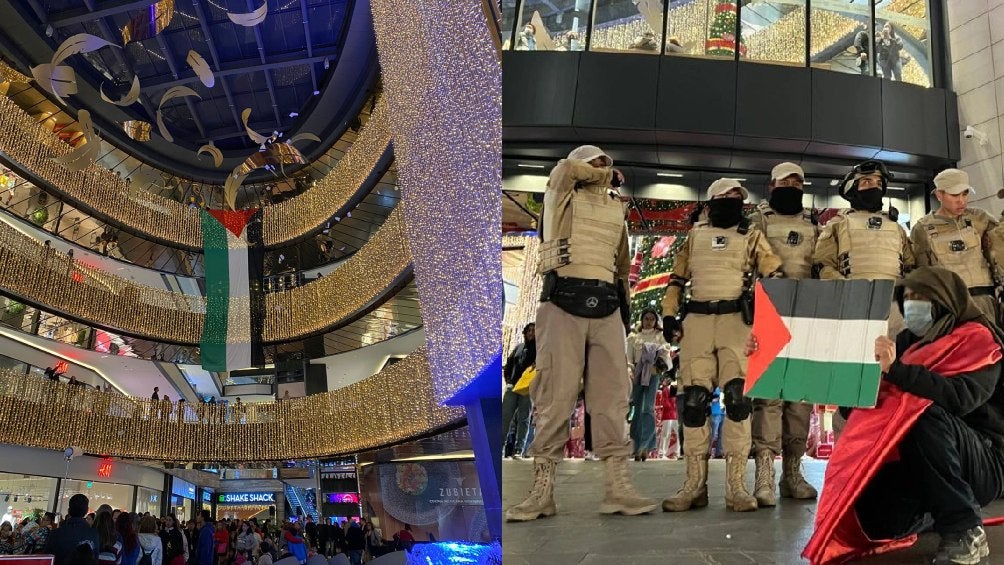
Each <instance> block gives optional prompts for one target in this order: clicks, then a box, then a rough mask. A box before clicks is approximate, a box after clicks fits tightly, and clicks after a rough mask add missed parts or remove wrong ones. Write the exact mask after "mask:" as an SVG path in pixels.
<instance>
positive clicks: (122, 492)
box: [59, 479, 134, 514]
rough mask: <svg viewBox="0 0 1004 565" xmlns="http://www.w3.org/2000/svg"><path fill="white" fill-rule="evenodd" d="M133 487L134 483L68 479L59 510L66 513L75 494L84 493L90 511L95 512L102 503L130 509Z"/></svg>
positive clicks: (120, 508)
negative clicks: (124, 483)
mask: <svg viewBox="0 0 1004 565" xmlns="http://www.w3.org/2000/svg"><path fill="white" fill-rule="evenodd" d="M133 488H134V487H133V486H132V485H120V484H116V483H99V482H97V481H78V480H74V479H68V480H67V481H66V482H65V483H63V496H62V498H61V499H60V500H61V502H60V505H59V511H60V512H61V513H63V514H66V508H67V502H68V501H69V500H70V497H71V496H73V495H75V494H83V495H84V496H86V497H87V503H88V510H87V511H88V512H94V511H95V510H97V509H98V507H99V506H101V505H102V504H107V505H109V506H111V507H112V508H115V509H119V510H126V511H130V510H131V509H132V489H133Z"/></svg>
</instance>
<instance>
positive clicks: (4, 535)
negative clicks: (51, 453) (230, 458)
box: [0, 494, 415, 565]
mask: <svg viewBox="0 0 1004 565" xmlns="http://www.w3.org/2000/svg"><path fill="white" fill-rule="evenodd" d="M88 505H89V500H88V498H87V496H85V495H83V494H75V495H73V496H72V497H70V500H69V508H68V514H67V515H66V517H65V518H64V519H63V520H62V521H60V522H59V524H58V525H57V524H56V515H55V514H54V513H52V512H46V513H44V514H42V515H41V516H38V517H37V518H30V517H29V518H24V519H23V520H22V521H21V522H20V523H18V524H12V523H11V522H9V521H5V522H3V524H0V555H31V554H49V555H54V556H55V565H245V564H247V565H271V564H272V563H274V562H276V561H279V560H281V559H285V558H287V557H289V556H292V557H293V558H295V559H296V560H297V561H298V562H299V563H306V562H307V560H308V559H309V558H310V557H311V556H313V555H322V556H324V557H325V558H328V557H332V556H334V555H336V554H339V553H342V554H345V555H346V557H347V558H348V559H349V562H350V563H351V564H352V565H360V564H361V563H364V562H367V561H370V560H372V559H374V558H376V557H379V556H381V555H384V554H386V553H389V552H392V551H397V550H404V549H407V548H409V547H410V546H411V544H413V543H414V542H415V538H414V536H413V535H412V533H411V526H410V525H405V528H404V529H402V530H401V531H400V532H397V533H395V534H394V535H393V536H392V538H391V539H389V540H385V539H383V532H382V531H381V530H380V528H379V527H378V526H377V525H376V523H375V522H373V521H372V520H369V519H367V518H365V517H364V518H362V519H361V520H358V521H357V520H351V521H350V520H342V522H341V523H340V524H336V523H323V524H317V523H315V522H314V521H313V519H312V518H310V517H309V516H308V517H307V518H306V519H305V520H304V521H303V522H302V523H301V522H299V521H296V522H288V521H287V522H284V523H282V524H275V523H272V521H271V520H264V521H262V522H259V521H258V520H257V519H256V518H252V519H250V520H240V519H220V520H214V519H213V517H212V514H211V513H210V511H209V510H202V511H200V512H199V513H198V515H197V516H196V519H195V520H189V521H187V522H185V521H179V520H178V519H177V518H176V517H175V515H174V514H167V515H164V516H161V517H159V518H158V517H156V516H153V515H151V514H150V513H149V512H145V513H139V512H125V511H122V510H118V509H113V508H112V507H111V506H109V505H107V504H103V505H101V506H100V507H99V508H98V509H97V510H96V511H95V512H90V513H88Z"/></svg>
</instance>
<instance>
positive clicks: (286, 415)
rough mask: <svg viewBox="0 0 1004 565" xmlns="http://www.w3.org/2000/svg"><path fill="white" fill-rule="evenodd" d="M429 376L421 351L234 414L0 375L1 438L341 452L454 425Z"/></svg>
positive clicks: (260, 456)
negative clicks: (357, 377)
mask: <svg viewBox="0 0 1004 565" xmlns="http://www.w3.org/2000/svg"><path fill="white" fill-rule="evenodd" d="M431 379H432V375H431V372H430V371H429V365H428V360H427V358H426V352H425V350H424V348H423V349H419V350H417V351H415V352H414V353H412V354H411V355H409V356H408V357H406V358H405V359H403V360H402V361H400V362H398V363H395V364H394V365H391V366H389V367H387V368H386V369H384V370H383V371H381V372H380V373H377V374H375V375H373V376H371V377H368V378H366V379H363V380H362V381H360V382H358V383H355V384H352V385H349V386H347V387H344V388H340V389H337V390H333V391H329V392H326V393H322V394H315V395H311V396H306V397H302V398H294V399H290V400H284V401H280V402H269V403H261V404H247V405H245V406H243V407H241V408H239V409H235V407H234V405H232V404H231V405H230V406H229V408H227V407H224V406H223V405H221V404H217V405H203V404H198V405H195V406H186V405H185V404H184V403H169V402H162V401H152V400H147V399H139V398H133V397H127V396H122V395H118V394H113V393H105V392H99V391H96V390H91V389H86V388H84V387H75V386H71V385H67V384H61V383H54V382H51V381H48V380H46V379H40V378H32V377H26V376H25V375H24V373H23V372H19V371H11V370H0V421H2V422H5V424H4V425H3V426H0V442H2V443H10V444H15V445H25V446H29V447H38V448H44V449H58V450H62V449H65V448H66V446H67V445H74V446H78V447H80V448H81V449H83V450H84V452H85V453H92V454H101V455H110V456H116V457H132V458H140V459H156V460H160V461H174V462H226V461H277V460H288V459H302V458H314V457H327V456H332V455H341V454H347V453H353V452H357V451H360V450H365V449H372V448H376V447H382V446H387V445H392V444H395V443H399V442H401V441H404V440H407V439H410V438H414V437H417V436H421V435H426V434H428V433H431V432H434V431H436V430H439V429H442V428H444V427H447V426H450V425H452V424H455V423H458V422H460V421H462V419H463V411H462V410H461V409H457V408H446V407H442V406H439V405H438V404H437V402H436V401H435V396H434V393H433V387H432V381H431ZM179 406H181V408H180V409H179Z"/></svg>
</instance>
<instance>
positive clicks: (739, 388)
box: [722, 379, 753, 422]
mask: <svg viewBox="0 0 1004 565" xmlns="http://www.w3.org/2000/svg"><path fill="white" fill-rule="evenodd" d="M722 392H723V393H725V415H726V416H728V417H729V420H732V421H733V422H742V421H743V420H745V419H747V418H749V417H750V414H751V413H752V412H753V400H752V399H750V398H747V397H745V396H743V381H742V379H732V380H731V381H729V382H727V383H725V386H723V387H722Z"/></svg>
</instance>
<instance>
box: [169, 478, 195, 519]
mask: <svg viewBox="0 0 1004 565" xmlns="http://www.w3.org/2000/svg"><path fill="white" fill-rule="evenodd" d="M170 510H171V512H172V513H174V516H175V517H176V518H177V519H178V520H192V519H194V518H195V485H194V484H192V483H190V482H188V481H185V480H182V479H179V478H178V477H171V508H170Z"/></svg>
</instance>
